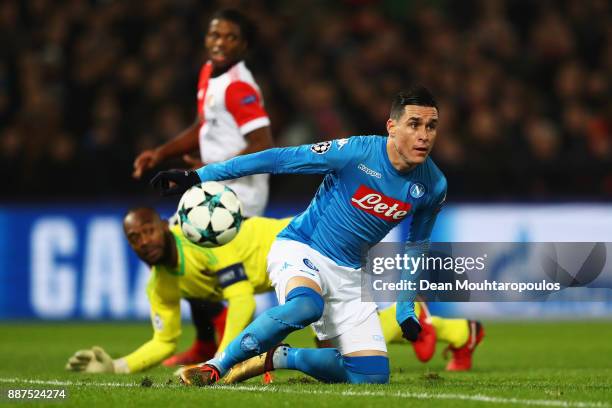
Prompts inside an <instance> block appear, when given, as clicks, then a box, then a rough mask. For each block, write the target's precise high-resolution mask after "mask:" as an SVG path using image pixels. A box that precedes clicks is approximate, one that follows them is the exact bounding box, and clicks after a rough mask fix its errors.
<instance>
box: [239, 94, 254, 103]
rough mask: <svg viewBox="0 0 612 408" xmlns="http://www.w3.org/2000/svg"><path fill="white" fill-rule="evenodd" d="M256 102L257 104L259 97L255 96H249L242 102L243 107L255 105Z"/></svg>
mask: <svg viewBox="0 0 612 408" xmlns="http://www.w3.org/2000/svg"><path fill="white" fill-rule="evenodd" d="M255 102H257V96H255V95H247V96H245V97H244V98H242V100H241V101H240V103H241V104H242V105H248V104H250V103H255Z"/></svg>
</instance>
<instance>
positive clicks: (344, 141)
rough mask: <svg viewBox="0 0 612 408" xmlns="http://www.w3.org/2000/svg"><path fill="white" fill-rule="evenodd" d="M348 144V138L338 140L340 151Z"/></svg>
mask: <svg viewBox="0 0 612 408" xmlns="http://www.w3.org/2000/svg"><path fill="white" fill-rule="evenodd" d="M347 143H348V139H347V138H344V139H338V150H342V148H343V147H344V145H345V144H347Z"/></svg>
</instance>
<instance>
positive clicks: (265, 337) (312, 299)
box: [207, 287, 324, 376]
mask: <svg viewBox="0 0 612 408" xmlns="http://www.w3.org/2000/svg"><path fill="white" fill-rule="evenodd" d="M323 305H324V302H323V298H322V297H321V295H319V294H318V293H317V292H315V291H314V290H313V289H310V288H307V287H298V288H295V289H293V290H291V292H289V293H288V294H287V299H286V300H285V304H284V305H279V306H276V307H273V308H271V309H268V310H267V311H265V312H264V313H262V314H260V315H259V316H258V317H257V319H255V320H254V321H253V322H251V324H249V325H248V326H247V327H246V328H245V329H244V330H243V331H242V332H241V333H240V334H239V335H238V337H236V338H235V339H234V340H233V341H232V342H231V343H230V344H229V345H228V346H227V348H226V349H225V351H224V352H223V353H222V354H221V357H219V358H213V359H212V360H209V361H207V363H208V364H212V365H214V366H215V367H217V369H218V370H219V372H220V374H221V375H222V376H223V375H225V373H226V372H227V371H229V369H230V368H232V366H233V365H234V364H237V363H239V362H241V361H244V360H246V359H248V358H251V357H254V356H256V355H258V354H261V353H264V352H266V351H268V350H269V349H270V348H272V346H274V345H276V344H278V343H279V342H280V341H282V340H283V339H284V338H285V337H287V335H289V333H291V332H293V331H295V330H299V329H303V328H304V327H306V326H308V325H309V324H310V323H313V322H316V321H317V320H319V319H320V318H321V315H322V314H323Z"/></svg>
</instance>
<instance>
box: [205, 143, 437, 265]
mask: <svg viewBox="0 0 612 408" xmlns="http://www.w3.org/2000/svg"><path fill="white" fill-rule="evenodd" d="M386 145H387V137H385V136H353V137H350V138H347V139H337V140H333V141H327V142H321V143H316V144H313V145H302V146H296V147H285V148H274V149H269V150H265V151H262V152H258V153H253V154H248V155H244V156H238V157H235V158H233V159H231V160H228V161H226V162H220V163H213V164H209V165H207V166H205V167H203V168H200V169H198V170H197V173H198V175H199V176H200V178H201V179H202V181H213V180H215V181H216V180H226V179H232V178H238V177H243V176H247V175H251V174H257V173H271V174H289V173H300V174H325V178H324V179H323V182H322V183H321V186H320V187H319V190H318V191H317V193H316V195H315V196H314V198H313V200H312V202H311V203H310V205H309V206H308V208H307V209H306V210H305V211H304V212H303V213H301V214H300V215H298V216H297V217H295V218H294V220H293V221H292V222H291V223H290V224H289V225H288V226H287V227H286V228H285V229H284V230H283V231H281V233H280V234H279V235H278V237H279V238H281V239H291V240H295V241H299V242H302V243H304V244H306V245H308V246H310V247H312V248H313V249H315V250H316V251H318V252H320V253H321V254H323V255H325V256H327V257H328V258H330V259H332V260H333V261H334V262H336V263H337V264H338V265H341V266H348V267H352V268H359V267H360V266H361V260H362V255H363V254H364V250H367V249H368V248H370V247H371V246H372V245H375V244H377V243H378V242H380V241H381V240H382V239H383V238H384V237H385V235H387V233H388V232H389V231H390V230H391V229H393V228H394V227H395V226H396V225H397V224H399V223H400V222H402V221H403V220H405V219H409V222H410V230H409V236H408V237H407V240H408V241H412V242H414V241H423V240H427V239H429V236H430V234H431V230H432V228H433V224H434V222H435V218H436V214H437V212H438V210H439V209H440V206H441V205H442V203H443V201H444V199H445V197H446V179H445V177H444V175H443V174H442V172H441V171H440V169H438V167H437V166H436V165H435V164H434V162H433V160H431V158H427V160H426V161H425V162H424V163H422V164H420V165H418V166H416V167H415V168H414V169H412V170H410V171H408V172H406V173H401V172H399V171H397V170H396V169H395V168H394V167H393V165H392V164H391V162H390V160H389V157H388V154H387V150H386Z"/></svg>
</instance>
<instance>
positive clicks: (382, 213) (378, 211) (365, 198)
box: [351, 185, 411, 221]
mask: <svg viewBox="0 0 612 408" xmlns="http://www.w3.org/2000/svg"><path fill="white" fill-rule="evenodd" d="M351 204H352V205H353V207H356V208H359V209H360V210H363V211H365V212H367V213H369V214H372V215H374V216H376V217H378V218H382V219H383V220H386V221H401V220H402V219H403V218H404V217H405V216H406V214H408V212H409V211H410V208H411V205H410V203H405V202H403V201H398V200H396V199H394V198H391V197H387V196H386V195H384V194H381V193H379V192H378V191H376V190H372V189H371V188H369V187H366V186H364V185H361V186H359V188H358V189H357V191H356V192H355V194H353V197H352V198H351Z"/></svg>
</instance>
